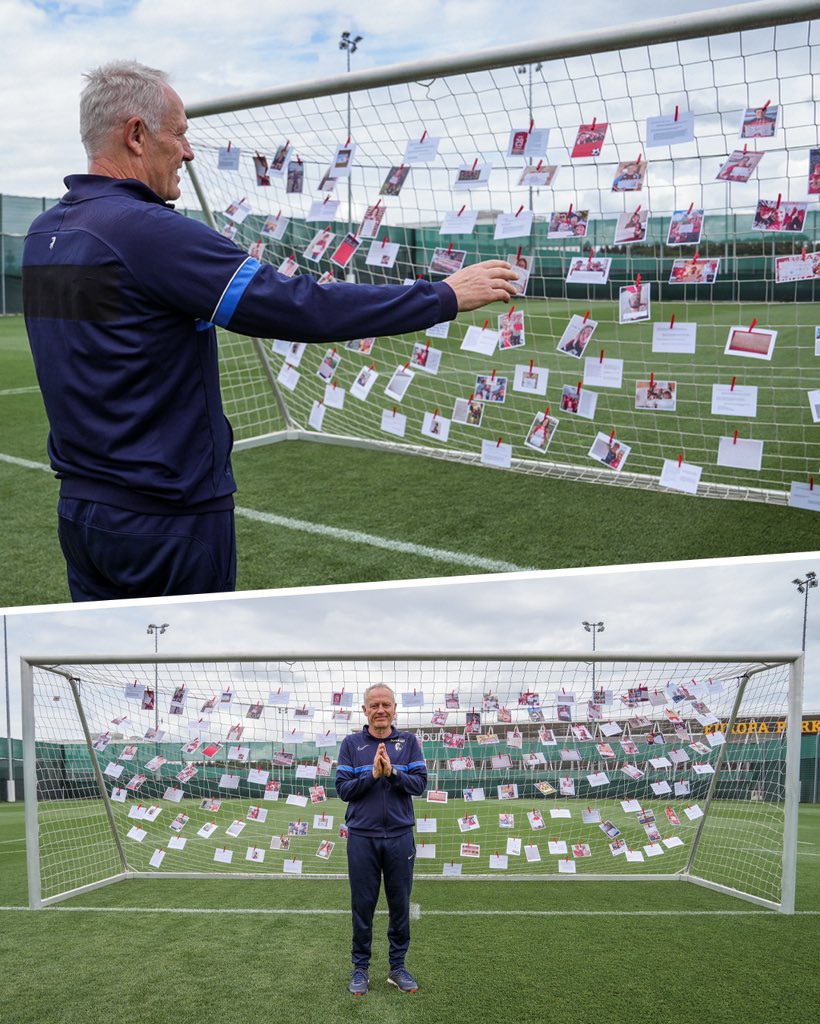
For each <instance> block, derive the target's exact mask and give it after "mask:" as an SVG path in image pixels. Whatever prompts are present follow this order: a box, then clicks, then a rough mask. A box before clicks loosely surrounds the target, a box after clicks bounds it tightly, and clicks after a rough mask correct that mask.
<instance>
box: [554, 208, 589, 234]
mask: <svg viewBox="0 0 820 1024" xmlns="http://www.w3.org/2000/svg"><path fill="white" fill-rule="evenodd" d="M588 225H589V210H572V209H570V210H564V211H560V210H555V211H553V212H552V213H551V214H550V219H549V226H548V227H547V238H583V237H584V236H585V235H586V233H587V227H588Z"/></svg>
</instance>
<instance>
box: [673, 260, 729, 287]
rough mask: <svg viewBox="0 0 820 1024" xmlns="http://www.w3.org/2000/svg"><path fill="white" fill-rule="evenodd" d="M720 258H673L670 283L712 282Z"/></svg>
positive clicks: (715, 275)
mask: <svg viewBox="0 0 820 1024" xmlns="http://www.w3.org/2000/svg"><path fill="white" fill-rule="evenodd" d="M719 266H720V260H675V261H674V262H673V263H672V270H671V271H670V273H669V283H670V284H714V281H715V278H716V277H717V272H718V267H719Z"/></svg>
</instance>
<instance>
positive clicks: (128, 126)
mask: <svg viewBox="0 0 820 1024" xmlns="http://www.w3.org/2000/svg"><path fill="white" fill-rule="evenodd" d="M145 135H146V132H145V125H144V124H143V121H142V118H141V117H129V118H128V120H127V121H126V122H125V125H124V126H123V141H124V142H125V146H126V148H127V149H128V150H129V151H130V152H132V153H133V154H134V155H135V156H142V151H143V147H144V145H145Z"/></svg>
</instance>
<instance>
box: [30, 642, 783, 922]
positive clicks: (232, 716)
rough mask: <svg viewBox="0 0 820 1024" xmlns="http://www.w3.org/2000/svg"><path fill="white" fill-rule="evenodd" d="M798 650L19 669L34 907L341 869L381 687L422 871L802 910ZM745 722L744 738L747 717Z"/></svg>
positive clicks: (94, 663) (341, 873) (171, 661)
mask: <svg viewBox="0 0 820 1024" xmlns="http://www.w3.org/2000/svg"><path fill="white" fill-rule="evenodd" d="M801 666H802V663H801V661H800V659H799V658H794V657H771V658H769V657H767V658H764V659H762V660H761V659H757V658H738V657H729V656H719V657H713V658H699V657H681V656H671V657H670V656H663V657H660V656H659V657H658V658H653V659H647V658H638V657H634V656H630V655H624V656H618V657H606V656H602V655H593V656H592V657H591V658H584V657H583V656H570V657H565V656H555V657H548V656H544V657H532V656H529V657H526V658H524V657H518V656H506V655H505V656H494V657H491V658H483V657H482V658H479V657H475V656H470V657H466V658H465V657H462V656H459V657H456V656H451V655H438V656H432V657H427V658H419V657H407V656H385V657H378V658H367V659H364V658H362V659H357V658H328V659H322V660H314V659H309V658H303V657H296V656H294V657H286V658H279V657H276V658H274V657H260V658H251V657H248V658H245V659H243V660H235V659H227V658H226V659H222V660H194V661H189V660H179V659H176V658H162V659H161V660H157V661H152V660H150V659H137V660H131V659H129V660H123V661H117V660H112V661H108V660H106V661H102V660H88V661H83V660H78V661H77V662H75V663H56V664H55V663H54V662H49V663H47V664H46V663H42V662H39V663H38V662H30V663H26V665H25V666H24V669H25V671H24V677H23V691H24V706H23V709H24V760H25V771H26V777H25V785H26V815H27V836H28V863H29V888H30V903H31V906H32V907H39V906H43V905H46V904H49V903H51V902H54V901H56V900H60V899H64V898H66V897H67V896H72V895H76V894H78V893H81V892H84V891H86V890H88V889H90V888H95V887H97V886H99V885H105V884H108V883H109V882H112V881H117V880H119V879H125V878H134V877H139V878H148V877H150V878H180V877H234V878H235V877H248V878H254V877H271V876H286V875H289V874H294V875H303V876H311V877H313V876H315V877H345V874H346V857H345V840H346V828H345V823H344V822H345V805H344V804H343V802H342V801H340V800H339V799H338V798H337V796H336V791H335V772H336V765H337V758H338V752H339V745H340V743H341V741H342V739H343V738H344V736H345V735H346V734H348V733H349V732H355V731H358V730H359V729H360V728H362V723H363V721H364V719H363V716H362V714H361V704H362V701H363V696H364V693H365V690H366V689H367V687H368V686H371V685H373V684H375V683H384V684H387V685H389V686H390V687H391V688H392V689H393V691H394V693H395V695H396V702H397V716H396V719H397V720H396V726H397V728H398V729H399V730H400V731H407V732H411V733H413V734H415V735H416V736H417V737H418V739H419V741H420V743H421V745H422V750H423V753H424V757H425V760H426V764H427V770H428V788H427V791H426V793H425V794H424V795H423V796H422V797H420V798H418V799H417V800H416V801H415V817H416V849H417V857H418V862H419V863H418V865H417V873H418V875H419V876H420V877H424V878H427V877H429V878H440V879H448V878H459V877H460V878H470V877H481V878H494V879H507V880H510V881H512V880H519V879H547V880H556V879H567V878H577V879H583V880H607V879H656V880H657V879H687V880H690V881H693V882H699V883H701V884H703V885H707V886H711V887H713V888H716V889H719V890H720V891H722V892H727V893H732V894H734V895H737V896H742V897H744V898H747V899H751V900H754V901H756V902H758V903H762V904H764V905H765V906H769V907H776V908H778V909H781V910H784V911H787V912H789V911H793V909H794V866H795V848H796V811H797V792H798V789H797V787H798V781H797V774H798V768H799V764H798V757H799V730H800V691H801ZM750 719H753V720H754V721H755V722H756V723H757V724H756V727H755V729H754V730H749V729H748V728H747V727H745V726H744V728H743V729H742V731H741V730H740V729H738V728H736V726H737V724H738V723H740V722H741V720H742V721H743V722H744V723H748V721H749V720H750Z"/></svg>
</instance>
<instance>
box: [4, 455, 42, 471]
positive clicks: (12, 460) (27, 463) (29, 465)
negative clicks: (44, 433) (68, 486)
mask: <svg viewBox="0 0 820 1024" xmlns="http://www.w3.org/2000/svg"><path fill="white" fill-rule="evenodd" d="M0 462H8V463H9V465H11V466H21V467H22V468H23V469H43V470H45V471H46V473H53V472H54V470H53V469H52V468H51V466H48V465H46V463H45V462H32V461H31V459H18V458H17V456H16V455H6V454H5V453H4V452H0Z"/></svg>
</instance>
